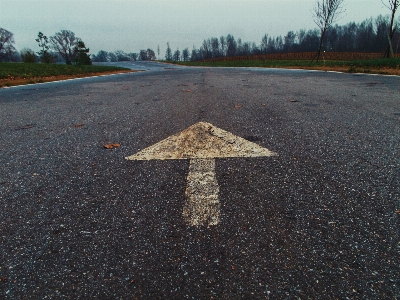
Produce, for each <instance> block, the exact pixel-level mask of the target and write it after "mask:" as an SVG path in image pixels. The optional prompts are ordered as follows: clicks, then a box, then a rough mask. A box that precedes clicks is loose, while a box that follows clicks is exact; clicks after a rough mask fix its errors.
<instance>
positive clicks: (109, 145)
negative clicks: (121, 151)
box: [104, 143, 121, 149]
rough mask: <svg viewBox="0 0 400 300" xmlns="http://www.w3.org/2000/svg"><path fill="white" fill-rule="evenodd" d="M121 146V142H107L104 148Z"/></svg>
mask: <svg viewBox="0 0 400 300" xmlns="http://www.w3.org/2000/svg"><path fill="white" fill-rule="evenodd" d="M119 146H121V144H118V143H117V144H105V145H104V148H106V149H113V148H115V147H119Z"/></svg>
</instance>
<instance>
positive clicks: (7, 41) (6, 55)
mask: <svg viewBox="0 0 400 300" xmlns="http://www.w3.org/2000/svg"><path fill="white" fill-rule="evenodd" d="M14 43H15V42H14V35H13V34H12V32H10V31H8V30H6V29H4V28H0V61H3V60H5V61H9V60H11V57H12V54H13V52H14V51H15V48H14Z"/></svg>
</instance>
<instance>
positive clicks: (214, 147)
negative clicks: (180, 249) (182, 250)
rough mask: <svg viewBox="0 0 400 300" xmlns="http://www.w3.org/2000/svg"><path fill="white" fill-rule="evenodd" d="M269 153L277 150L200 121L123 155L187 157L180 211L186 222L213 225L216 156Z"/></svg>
mask: <svg viewBox="0 0 400 300" xmlns="http://www.w3.org/2000/svg"><path fill="white" fill-rule="evenodd" d="M272 155H276V153H274V152H271V151H270V150H268V149H266V148H262V147H260V146H259V145H257V144H255V143H252V142H249V141H247V140H245V139H243V138H241V137H238V136H235V135H233V134H232V133H230V132H227V131H225V130H222V129H220V128H218V127H215V126H213V125H212V124H210V123H206V122H199V123H196V124H194V125H192V126H190V127H188V128H187V129H185V130H183V131H182V132H180V133H178V134H175V135H172V136H170V137H168V138H166V139H164V140H162V141H160V142H158V143H157V144H154V145H153V146H150V147H148V148H146V149H144V150H142V151H140V152H138V153H136V154H134V155H131V156H128V157H126V159H128V160H152V159H160V160H165V159H190V166H189V174H188V177H187V187H186V191H185V196H186V203H185V206H184V208H183V213H182V214H183V217H184V219H185V220H186V222H187V223H188V224H189V225H192V226H200V225H205V226H212V225H217V224H218V223H219V217H220V203H219V199H218V193H219V185H218V182H217V178H216V176H215V158H218V157H219V158H225V157H262V156H272Z"/></svg>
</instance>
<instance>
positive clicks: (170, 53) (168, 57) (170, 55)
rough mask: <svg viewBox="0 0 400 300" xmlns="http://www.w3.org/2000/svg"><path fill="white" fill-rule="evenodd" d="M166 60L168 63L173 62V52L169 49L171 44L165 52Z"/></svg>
mask: <svg viewBox="0 0 400 300" xmlns="http://www.w3.org/2000/svg"><path fill="white" fill-rule="evenodd" d="M165 60H166V61H171V60H172V50H171V48H170V47H169V42H168V43H167V50H166V52H165Z"/></svg>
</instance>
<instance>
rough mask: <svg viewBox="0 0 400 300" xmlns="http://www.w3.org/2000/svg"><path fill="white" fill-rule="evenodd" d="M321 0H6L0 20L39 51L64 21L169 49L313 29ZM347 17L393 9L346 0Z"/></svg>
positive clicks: (85, 31)
mask: <svg viewBox="0 0 400 300" xmlns="http://www.w3.org/2000/svg"><path fill="white" fill-rule="evenodd" d="M315 1H316V0H145V1H144V0H1V5H0V27H1V28H5V29H7V30H9V31H11V32H12V33H14V39H15V42H16V44H15V46H16V48H17V49H22V48H23V47H28V48H31V49H33V50H35V51H38V50H39V49H38V46H37V44H36V42H35V38H37V34H38V32H39V31H42V32H43V33H44V34H45V35H47V36H51V35H54V34H55V33H56V32H58V31H60V30H62V29H68V30H71V31H73V32H75V34H76V36H78V37H80V38H81V39H82V40H83V41H84V42H85V44H86V46H88V47H89V48H90V51H91V53H94V54H95V53H97V52H98V51H99V50H106V51H115V50H118V49H121V50H123V51H125V52H139V50H140V49H147V48H151V49H153V50H154V51H155V52H156V54H157V47H158V45H159V46H160V56H162V57H163V56H164V55H165V49H166V44H167V42H169V43H170V46H171V48H172V50H176V49H177V48H179V49H180V50H182V49H184V48H186V47H188V48H189V50H192V48H193V46H195V47H196V48H199V47H200V46H201V43H202V41H203V40H204V39H207V38H210V37H220V36H221V35H224V36H226V35H227V34H229V33H230V34H232V35H233V36H234V37H235V38H236V39H237V38H239V37H240V38H241V39H242V41H244V42H255V43H256V44H257V45H258V44H260V41H261V38H262V36H263V35H264V34H265V33H267V34H268V35H272V36H277V35H282V36H284V35H285V34H286V33H287V32H288V31H289V30H293V31H297V30H299V29H313V28H315V27H316V26H315V24H314V23H313V20H312V15H311V10H312V8H313V6H314V4H315ZM385 1H388V0H385ZM345 8H346V12H345V14H344V15H343V17H342V18H341V20H339V22H338V23H339V24H345V23H347V22H350V21H355V22H361V21H363V20H365V19H366V18H369V17H374V18H375V17H376V16H378V15H379V14H383V15H387V14H389V10H388V9H387V8H386V7H384V6H383V4H382V3H381V1H380V0H345Z"/></svg>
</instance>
